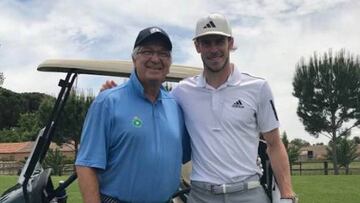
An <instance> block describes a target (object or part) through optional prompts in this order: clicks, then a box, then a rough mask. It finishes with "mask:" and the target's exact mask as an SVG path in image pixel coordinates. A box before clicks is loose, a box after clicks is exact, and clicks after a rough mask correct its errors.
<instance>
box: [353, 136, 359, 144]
mask: <svg viewBox="0 0 360 203" xmlns="http://www.w3.org/2000/svg"><path fill="white" fill-rule="evenodd" d="M353 140H354V142H355V143H356V144H360V137H359V136H355V137H354V138H353Z"/></svg>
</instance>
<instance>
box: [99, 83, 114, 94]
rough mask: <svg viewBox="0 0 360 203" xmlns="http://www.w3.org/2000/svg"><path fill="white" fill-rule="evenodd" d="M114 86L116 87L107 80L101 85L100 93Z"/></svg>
mask: <svg viewBox="0 0 360 203" xmlns="http://www.w3.org/2000/svg"><path fill="white" fill-rule="evenodd" d="M116 86H117V84H116V82H114V81H113V80H107V81H106V82H105V83H104V84H102V86H101V89H100V92H102V91H104V90H106V89H111V88H113V87H116Z"/></svg>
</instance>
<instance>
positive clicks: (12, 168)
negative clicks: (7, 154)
mask: <svg viewBox="0 0 360 203" xmlns="http://www.w3.org/2000/svg"><path fill="white" fill-rule="evenodd" d="M22 166H23V163H20V162H17V161H1V162H0V175H17V174H18V173H19V171H20V169H21V167H22Z"/></svg>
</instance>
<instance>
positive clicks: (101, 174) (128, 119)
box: [75, 27, 185, 203]
mask: <svg viewBox="0 0 360 203" xmlns="http://www.w3.org/2000/svg"><path fill="white" fill-rule="evenodd" d="M171 49H172V44H171V41H170V39H169V37H168V35H167V34H166V32H165V31H163V30H162V29H161V28H159V27H150V28H146V29H144V30H142V31H141V32H140V33H139V34H138V36H137V38H136V41H135V45H134V49H133V53H132V60H133V63H134V67H135V68H134V71H133V72H132V74H131V76H130V80H129V81H128V82H126V83H124V84H123V85H120V86H118V87H116V88H112V89H109V90H106V91H103V92H101V93H100V94H99V96H98V97H97V98H96V99H95V100H94V102H93V103H92V105H91V107H90V109H89V111H88V114H87V117H86V120H85V123H84V127H83V132H82V140H81V146H80V150H79V153H78V157H77V160H76V163H75V164H76V171H77V173H78V177H79V185H80V190H81V193H82V196H83V200H84V202H96V203H99V202H167V201H168V200H169V199H170V197H171V195H172V194H173V193H174V192H175V191H176V190H177V187H178V185H179V179H180V177H179V176H180V166H181V158H182V142H181V138H182V135H183V134H184V133H185V128H184V121H183V118H182V114H181V110H180V108H179V107H178V105H177V104H176V102H175V100H174V99H173V98H172V97H170V96H169V95H168V93H167V92H166V91H165V90H164V88H162V86H161V84H162V82H163V81H164V79H165V76H166V75H167V74H168V73H169V68H170V65H171Z"/></svg>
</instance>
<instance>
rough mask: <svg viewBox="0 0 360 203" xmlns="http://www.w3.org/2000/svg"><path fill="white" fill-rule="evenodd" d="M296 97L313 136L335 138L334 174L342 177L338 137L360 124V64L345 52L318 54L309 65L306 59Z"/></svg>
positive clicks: (299, 72) (297, 81)
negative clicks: (339, 166) (338, 159)
mask: <svg viewBox="0 0 360 203" xmlns="http://www.w3.org/2000/svg"><path fill="white" fill-rule="evenodd" d="M293 88H294V91H293V95H294V96H295V97H297V98H298V99H299V103H298V107H297V115H298V116H299V117H300V120H301V121H302V123H303V124H304V126H305V130H306V131H307V132H309V133H310V134H311V135H312V136H315V137H319V136H320V135H324V136H326V137H328V138H330V139H331V141H332V142H331V143H332V144H333V145H334V146H332V147H333V149H334V151H333V153H334V156H333V164H334V173H335V174H336V175H337V174H339V171H338V161H337V155H336V154H337V152H336V147H335V146H336V143H337V140H338V139H337V138H338V137H342V136H345V135H347V134H349V133H350V132H351V129H352V128H354V127H359V125H360V102H359V98H360V65H359V56H357V57H356V58H354V57H353V55H351V54H346V53H345V50H341V51H339V52H338V53H337V54H336V55H333V54H332V52H331V50H330V51H329V52H328V53H325V54H324V55H323V56H322V57H321V56H320V55H318V54H316V53H315V54H314V56H313V57H310V60H309V62H308V63H305V60H304V58H302V59H301V60H300V62H299V63H298V64H297V66H296V71H295V76H294V79H293Z"/></svg>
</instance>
